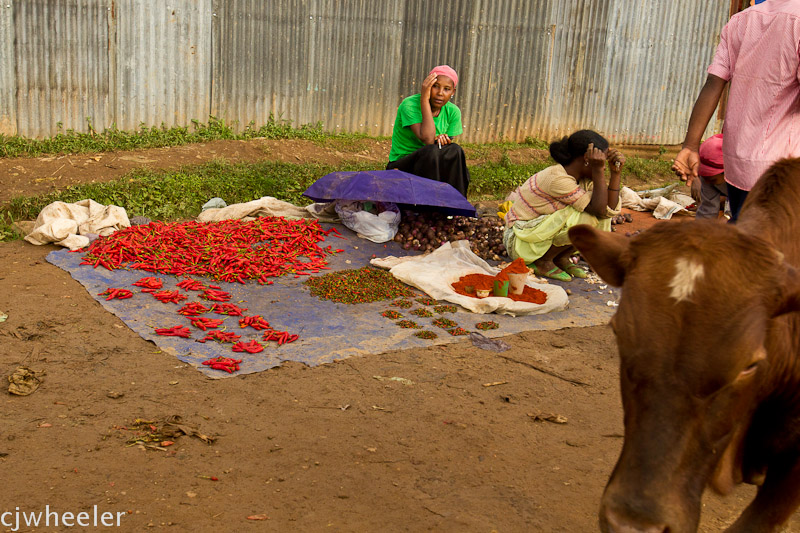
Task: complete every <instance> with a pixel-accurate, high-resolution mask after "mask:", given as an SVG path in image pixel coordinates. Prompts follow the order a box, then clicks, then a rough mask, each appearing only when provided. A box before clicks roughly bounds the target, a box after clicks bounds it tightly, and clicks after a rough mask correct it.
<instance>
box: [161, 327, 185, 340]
mask: <svg viewBox="0 0 800 533" xmlns="http://www.w3.org/2000/svg"><path fill="white" fill-rule="evenodd" d="M156 334H157V335H164V336H166V337H184V338H187V339H188V338H189V337H191V336H192V332H191V331H190V330H189V328H187V327H186V326H173V327H171V328H156Z"/></svg>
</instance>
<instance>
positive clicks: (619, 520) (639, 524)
mask: <svg viewBox="0 0 800 533" xmlns="http://www.w3.org/2000/svg"><path fill="white" fill-rule="evenodd" d="M600 529H601V530H602V531H603V532H604V533H670V531H671V530H670V528H669V527H668V526H667V525H665V524H649V523H645V522H643V521H640V520H635V519H633V518H631V517H628V516H626V515H624V514H622V513H619V512H617V511H615V510H614V509H612V508H611V507H608V506H606V505H603V508H602V509H601V511H600Z"/></svg>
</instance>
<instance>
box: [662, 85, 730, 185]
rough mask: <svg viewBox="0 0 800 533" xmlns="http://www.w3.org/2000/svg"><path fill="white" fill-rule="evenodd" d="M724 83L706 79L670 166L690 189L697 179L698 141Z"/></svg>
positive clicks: (715, 106) (711, 114) (701, 137)
mask: <svg viewBox="0 0 800 533" xmlns="http://www.w3.org/2000/svg"><path fill="white" fill-rule="evenodd" d="M726 83H728V82H727V81H725V80H724V79H722V78H720V77H719V76H715V75H713V74H709V75H708V78H706V83H705V85H703V88H702V89H701V90H700V94H699V95H698V96H697V101H696V102H695V103H694V107H693V108H692V114H691V116H690V117H689V127H688V128H687V130H686V138H685V139H684V141H683V147H682V148H681V151H680V152H678V155H677V156H676V157H675V161H674V163H673V165H672V170H673V172H675V174H677V175H678V176H680V178H681V179H682V180H684V181H686V185H688V186H690V187H691V185H692V182H693V181H694V180H695V179H696V178H697V167H698V166H699V165H700V156H699V154H698V151H699V150H700V141H701V140H702V139H703V132H704V131H706V127H707V126H708V123H709V121H710V120H711V117H712V116H713V115H714V110H716V108H717V105H718V104H719V99H720V97H721V96H722V91H723V90H724V89H725V84H726Z"/></svg>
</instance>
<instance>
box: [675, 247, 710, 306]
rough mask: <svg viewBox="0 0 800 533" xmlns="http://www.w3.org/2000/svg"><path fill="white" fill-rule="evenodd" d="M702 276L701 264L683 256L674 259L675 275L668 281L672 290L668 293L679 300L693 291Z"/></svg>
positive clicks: (685, 298) (686, 297) (684, 298)
mask: <svg viewBox="0 0 800 533" xmlns="http://www.w3.org/2000/svg"><path fill="white" fill-rule="evenodd" d="M702 277H703V264H702V263H700V262H698V261H696V260H694V259H687V258H685V257H679V258H678V259H676V260H675V276H674V277H673V278H672V281H670V282H669V286H670V288H671V289H672V292H670V293H669V295H670V296H671V297H673V298H675V299H676V300H677V301H679V302H681V301H683V300H687V299H688V298H689V297H690V296H691V295H692V293H693V292H694V289H695V286H696V285H697V281H698V280H699V279H700V278H702Z"/></svg>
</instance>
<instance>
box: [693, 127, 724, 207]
mask: <svg viewBox="0 0 800 533" xmlns="http://www.w3.org/2000/svg"><path fill="white" fill-rule="evenodd" d="M699 157H700V165H699V166H698V168H697V175H698V176H699V177H700V179H698V180H695V181H694V182H692V197H693V198H694V199H695V200H699V201H700V205H699V206H698V207H697V214H696V217H697V218H717V217H719V207H720V202H721V199H722V198H721V197H722V196H725V197H726V198H727V196H728V186H727V185H726V184H725V166H724V165H723V162H722V134H721V133H719V134H717V135H714V136H711V137H709V138H708V139H706V140H705V142H704V143H703V144H702V145H700V150H699Z"/></svg>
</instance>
